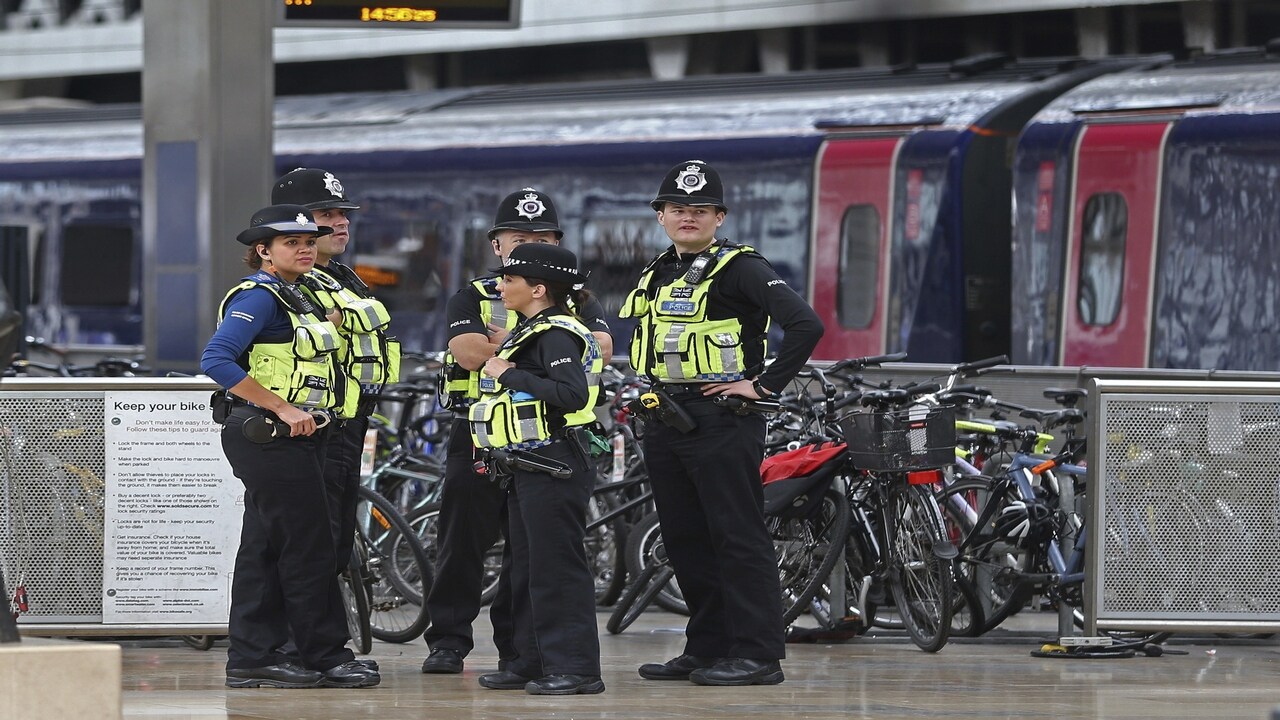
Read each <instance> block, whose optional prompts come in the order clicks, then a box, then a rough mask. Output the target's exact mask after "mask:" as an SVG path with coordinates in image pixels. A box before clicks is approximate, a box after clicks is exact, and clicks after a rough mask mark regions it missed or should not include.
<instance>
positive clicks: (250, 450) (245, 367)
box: [200, 205, 380, 688]
mask: <svg viewBox="0 0 1280 720" xmlns="http://www.w3.org/2000/svg"><path fill="white" fill-rule="evenodd" d="M329 233H330V229H329V228H328V227H320V226H317V225H316V223H315V221H314V219H313V218H312V216H311V213H310V211H308V210H307V209H306V208H304V207H302V206H300V205H272V206H270V207H267V208H263V209H262V210H259V211H258V212H256V213H254V215H253V218H252V220H251V222H250V227H249V228H248V229H246V230H245V231H243V232H241V233H240V234H239V236H237V238H236V239H237V240H238V241H239V242H240V243H242V244H244V245H246V246H248V247H249V251H248V254H247V256H246V263H247V264H248V265H249V266H250V268H252V269H253V270H254V271H255V272H254V273H253V274H251V275H249V276H248V277H246V278H244V279H243V280H242V281H241V282H240V283H239V284H238V285H236V286H235V287H233V288H232V289H231V291H230V292H228V293H227V296H226V298H225V299H224V300H223V301H222V304H221V307H220V308H219V313H218V315H219V324H218V329H217V330H216V331H215V332H214V335H213V337H212V338H210V340H209V343H208V345H207V346H206V347H205V349H204V353H203V355H202V356H201V359H200V367H201V369H202V370H203V371H204V372H205V373H206V374H208V375H209V377H211V378H213V379H214V380H215V381H216V382H217V383H218V384H219V385H221V386H222V387H223V388H225V389H226V390H227V391H228V393H227V394H226V395H222V396H215V397H217V399H218V400H219V402H218V403H215V408H218V409H219V411H217V412H216V414H215V418H216V419H219V420H220V421H223V422H224V423H225V424H224V427H223V430H222V448H223V452H225V453H226V456H227V460H228V461H229V462H230V463H231V467H232V469H233V470H234V472H235V475H236V477H238V478H239V479H240V481H241V482H242V483H244V486H245V495H244V526H243V530H242V531H241V536H240V548H239V551H238V552H237V555H236V564H235V574H234V575H233V576H232V585H231V618H230V623H229V627H228V630H229V634H230V640H231V645H230V648H229V649H228V651H227V680H226V684H227V685H228V686H229V687H264V686H265V687H287V688H297V687H322V686H323V687H369V686H373V685H377V684H378V682H379V681H380V678H379V676H378V673H377V672H375V671H373V670H371V669H369V668H366V667H364V666H363V665H361V664H360V663H358V662H356V661H355V658H354V655H353V654H352V652H351V651H350V650H349V649H347V648H346V646H345V645H346V641H347V640H348V635H347V626H346V621H345V616H344V613H343V611H342V600H341V597H340V595H339V590H338V576H337V575H336V574H335V573H334V568H335V567H336V565H337V560H336V558H335V549H334V542H333V534H332V532H331V531H330V529H329V509H328V502H327V499H326V496H325V492H324V479H323V465H324V458H325V440H326V436H327V434H328V427H327V422H328V421H330V419H331V418H332V415H333V412H334V411H335V410H336V409H337V408H340V407H342V406H343V404H344V401H345V399H346V398H345V391H346V383H345V380H344V378H343V373H342V368H341V364H340V360H339V358H338V356H337V353H338V348H339V339H338V330H337V328H336V327H335V326H334V324H333V323H332V322H330V321H329V320H328V319H326V317H325V315H324V313H323V312H322V310H321V309H320V308H319V307H318V306H316V305H315V304H314V303H313V302H312V301H311V300H310V298H309V297H308V295H307V294H306V293H304V292H303V291H302V289H301V288H300V287H299V286H298V285H297V282H298V280H299V278H301V277H302V276H303V275H305V274H306V273H308V272H310V271H311V269H312V267H314V265H315V261H316V255H317V253H316V243H317V238H320V237H323V236H325V235H328V234H329ZM228 406H229V407H228ZM264 430H265V433H264V432H263V431H264ZM290 633H292V636H293V638H294V640H295V642H296V645H297V655H298V659H297V660H296V661H295V660H292V659H290V658H289V657H288V656H287V655H285V654H283V653H282V652H280V650H279V649H280V648H281V647H282V646H283V645H284V644H285V641H286V640H287V638H288V637H289V635H290Z"/></svg>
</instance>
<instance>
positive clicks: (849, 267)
mask: <svg viewBox="0 0 1280 720" xmlns="http://www.w3.org/2000/svg"><path fill="white" fill-rule="evenodd" d="M879 277H880V212H879V211H878V210H876V206H875V205H852V206H850V207H849V209H848V210H845V213H844V219H843V220H841V222H840V279H839V282H837V283H836V288H837V289H836V303H837V306H838V308H839V314H838V317H839V319H840V326H841V327H844V328H849V329H851V330H864V329H866V328H869V327H871V322H872V321H873V320H874V319H875V314H876V283H877V281H878V279H879Z"/></svg>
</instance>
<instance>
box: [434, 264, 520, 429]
mask: <svg viewBox="0 0 1280 720" xmlns="http://www.w3.org/2000/svg"><path fill="white" fill-rule="evenodd" d="M500 280H501V278H499V277H484V278H476V279H475V280H472V281H471V287H473V288H475V289H476V292H478V293H480V297H481V298H483V299H482V300H481V301H480V321H481V322H482V323H483V324H484V326H485V328H486V329H487V328H488V327H489V326H490V325H497V326H499V327H502V328H503V329H505V330H511V329H513V328H514V327H515V326H516V322H518V321H519V319H520V318H519V316H518V315H516V313H513V312H511V311H510V310H508V309H507V308H506V307H505V306H504V305H503V304H502V293H500V292H499V291H498V282H499V281H500ZM439 384H440V390H441V392H440V396H439V397H440V403H441V405H442V406H443V407H447V408H453V409H462V408H465V407H467V406H469V405H470V404H471V403H473V402H475V401H476V400H478V399H479V398H480V371H479V370H468V369H466V368H464V367H462V366H461V365H459V364H458V361H457V359H456V358H454V356H453V353H452V352H446V353H445V356H444V366H443V367H441V368H440V383H439Z"/></svg>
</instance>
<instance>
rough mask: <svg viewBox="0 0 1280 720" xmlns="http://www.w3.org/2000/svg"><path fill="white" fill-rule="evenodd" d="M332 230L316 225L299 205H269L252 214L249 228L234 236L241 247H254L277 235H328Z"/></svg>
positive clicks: (308, 212) (309, 212) (308, 211)
mask: <svg viewBox="0 0 1280 720" xmlns="http://www.w3.org/2000/svg"><path fill="white" fill-rule="evenodd" d="M331 232H333V228H331V227H325V226H324V225H316V221H315V218H313V217H311V211H310V210H308V209H306V208H304V207H302V206H301V205H270V206H268V207H264V208H262V209H261V210H259V211H258V212H256V213H254V214H253V218H252V219H250V220H249V227H248V228H247V229H245V230H243V231H241V233H240V234H239V235H237V236H236V241H237V242H239V243H240V244H241V245H256V244H258V243H260V242H262V241H263V240H268V239H270V238H273V237H275V236H277V235H315V236H317V237H319V236H321V235H328V234H329V233H331Z"/></svg>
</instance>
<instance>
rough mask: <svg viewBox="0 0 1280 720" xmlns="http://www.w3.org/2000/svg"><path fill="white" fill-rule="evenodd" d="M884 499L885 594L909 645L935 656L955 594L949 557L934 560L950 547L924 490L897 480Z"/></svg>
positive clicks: (948, 627)
mask: <svg viewBox="0 0 1280 720" xmlns="http://www.w3.org/2000/svg"><path fill="white" fill-rule="evenodd" d="M899 483H900V484H897V485H895V486H894V487H893V489H892V490H891V491H890V494H889V507H888V508H886V510H888V511H889V512H890V513H892V516H891V523H892V525H891V526H890V527H891V529H892V532H891V534H890V537H889V547H888V548H886V550H887V551H888V553H889V558H888V559H889V589H890V591H891V592H892V593H893V600H894V605H895V607H896V608H897V610H898V615H899V617H901V618H902V624H903V626H904V627H906V630H907V634H909V635H910V636H911V640H912V642H914V643H915V644H916V646H918V647H919V648H920V649H921V650H924V651H926V652H937V651H938V650H941V649H942V646H943V645H946V644H947V638H948V637H949V635H950V633H951V605H952V601H953V600H954V592H955V589H954V587H953V582H952V577H951V565H952V562H951V560H952V559H951V558H943V557H939V555H938V553H939V550H940V549H941V548H942V547H944V546H950V541H948V540H947V537H946V534H945V533H944V531H943V529H942V516H941V513H940V512H939V510H938V504H937V502H936V501H935V500H934V499H933V494H932V493H931V492H930V491H929V489H928V487H927V486H925V485H908V484H905V483H904V482H901V481H899Z"/></svg>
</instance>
